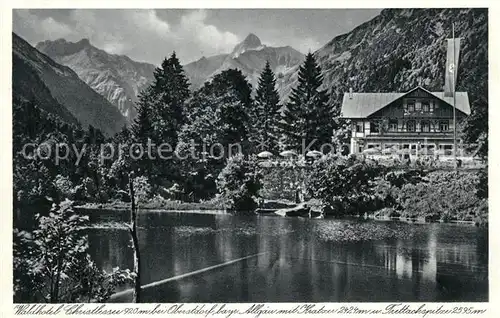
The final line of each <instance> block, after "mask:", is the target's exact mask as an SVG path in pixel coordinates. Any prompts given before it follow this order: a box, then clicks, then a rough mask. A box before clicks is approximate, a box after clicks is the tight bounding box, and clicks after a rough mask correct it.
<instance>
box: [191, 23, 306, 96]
mask: <svg viewBox="0 0 500 318" xmlns="http://www.w3.org/2000/svg"><path fill="white" fill-rule="evenodd" d="M303 60H304V55H303V54H302V53H300V52H299V51H297V50H295V49H294V48H292V47H290V46H283V47H271V46H266V45H263V44H262V42H261V41H260V39H259V38H258V37H257V36H256V35H255V34H253V33H250V34H249V35H248V36H247V37H246V38H245V39H244V40H243V41H242V42H241V43H239V44H238V45H236V46H235V47H234V49H233V51H232V52H231V53H229V54H221V55H216V56H211V57H208V58H207V57H202V58H201V59H199V60H198V61H195V62H192V63H189V64H186V65H185V66H184V70H185V71H186V75H187V76H188V78H189V80H190V82H191V85H192V88H193V89H196V88H199V87H200V86H201V85H203V83H204V82H205V81H207V80H208V79H210V78H211V77H212V76H214V75H215V74H217V73H220V72H222V71H224V70H227V69H230V68H237V69H239V70H241V71H242V73H243V74H244V75H245V76H246V77H247V79H248V81H249V82H250V83H251V84H252V86H253V87H254V88H255V87H257V84H258V78H259V76H260V72H261V71H262V70H263V69H264V66H265V65H266V61H269V64H270V66H271V69H272V70H273V71H274V73H275V74H276V75H277V77H282V76H283V75H284V74H286V73H287V72H289V71H290V70H291V69H294V67H296V66H297V65H299V64H300V63H302V61H303Z"/></svg>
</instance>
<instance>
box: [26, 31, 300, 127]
mask: <svg viewBox="0 0 500 318" xmlns="http://www.w3.org/2000/svg"><path fill="white" fill-rule="evenodd" d="M36 48H37V49H38V50H39V51H40V52H42V53H44V54H46V55H47V56H49V57H50V58H52V59H53V60H54V61H55V62H57V63H59V64H62V65H65V66H68V67H70V68H71V69H73V70H74V71H75V72H76V73H77V74H78V76H79V77H80V78H81V79H82V80H83V81H84V82H85V83H87V84H88V85H89V86H90V87H91V88H93V89H94V90H95V91H96V92H98V93H99V94H101V95H102V96H104V97H105V98H106V99H107V100H108V101H109V102H110V103H112V104H113V105H115V106H116V107H117V108H118V109H119V110H120V112H121V113H122V115H123V116H125V118H126V119H127V121H128V122H129V123H131V122H132V121H133V119H134V117H135V115H136V110H135V104H136V102H137V96H138V95H139V93H140V92H141V91H142V90H143V89H144V88H146V87H147V85H149V84H150V83H151V82H152V81H153V71H154V69H155V66H154V65H153V64H149V63H143V62H136V61H134V60H132V59H130V58H129V57H128V56H125V55H115V54H110V53H107V52H105V51H103V50H101V49H99V48H97V47H95V46H93V45H92V44H91V43H90V41H89V40H88V39H82V40H80V41H78V42H76V43H73V42H69V41H66V40H64V39H59V40H55V41H43V42H40V43H38V44H37V45H36ZM166 54H167V53H166ZM303 59H304V55H303V54H302V53H300V52H299V51H297V50H295V49H293V48H292V47H290V46H285V47H271V46H266V45H263V44H262V43H261V40H260V39H259V38H258V37H257V36H256V35H255V34H252V33H251V34H249V35H248V36H247V37H246V38H245V39H244V40H243V41H242V42H241V43H239V44H238V45H236V46H235V47H234V49H233V50H232V52H230V53H228V54H221V55H216V56H210V57H202V58H201V59H199V60H197V61H195V62H192V63H188V64H186V65H184V70H185V72H186V76H187V77H188V79H189V82H190V83H191V89H192V90H195V89H198V88H200V87H201V86H202V85H203V83H205V82H206V81H207V80H209V79H210V78H212V77H213V76H214V75H215V74H217V73H220V72H222V71H223V70H227V69H230V68H238V69H240V70H241V71H242V72H243V74H244V75H245V76H246V77H247V79H248V80H249V81H250V83H251V84H252V86H253V87H256V86H257V82H258V78H259V75H260V72H261V71H262V69H263V68H264V66H265V64H266V61H269V63H270V65H271V68H272V69H273V71H274V72H275V73H276V74H277V75H278V76H280V77H282V76H283V74H285V73H286V72H288V71H289V70H290V69H293V68H294V67H295V66H297V65H298V64H300V63H301V62H302V61H303Z"/></svg>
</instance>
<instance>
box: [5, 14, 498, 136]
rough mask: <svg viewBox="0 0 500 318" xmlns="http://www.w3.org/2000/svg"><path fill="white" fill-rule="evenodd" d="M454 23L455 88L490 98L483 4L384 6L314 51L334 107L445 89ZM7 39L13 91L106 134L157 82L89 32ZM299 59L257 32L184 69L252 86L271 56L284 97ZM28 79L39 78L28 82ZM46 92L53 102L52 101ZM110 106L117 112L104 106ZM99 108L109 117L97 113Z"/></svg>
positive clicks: (194, 81) (195, 79)
mask: <svg viewBox="0 0 500 318" xmlns="http://www.w3.org/2000/svg"><path fill="white" fill-rule="evenodd" d="M452 22H454V24H455V35H456V37H460V38H461V43H462V45H461V51H460V62H459V74H458V82H457V89H458V90H462V91H468V92H469V96H470V98H471V103H472V104H474V99H475V98H476V96H475V95H477V94H485V96H487V85H488V11H487V9H385V10H383V11H382V12H381V13H380V14H379V15H378V16H376V17H375V18H373V19H372V20H370V21H367V22H365V23H363V24H361V25H359V26H358V27H356V28H354V29H353V30H352V31H350V32H348V33H346V34H342V35H339V36H336V37H334V38H333V39H332V40H331V41H329V42H328V43H326V44H325V45H324V46H323V47H321V48H320V49H318V50H317V51H315V52H314V56H315V57H316V60H317V62H318V64H319V66H320V67H321V69H322V72H323V77H324V81H323V88H324V89H326V90H327V91H328V93H329V97H330V104H331V106H332V107H333V108H335V109H340V104H341V100H342V96H343V94H344V93H345V92H347V91H349V89H350V88H352V89H353V90H354V91H358V92H389V91H395V92H404V91H408V90H409V89H411V88H414V87H416V86H419V85H420V86H423V87H424V88H427V89H429V90H431V91H442V90H443V84H444V65H445V58H446V45H445V44H446V39H447V38H450V37H451V23H452ZM13 38H14V40H13V43H14V44H15V45H14V48H13V57H14V58H15V59H14V68H15V69H16V72H14V78H19V77H24V78H23V79H19V80H17V81H14V86H13V87H14V90H15V91H16V92H18V93H16V94H18V95H25V96H33V95H38V96H39V97H40V98H41V99H43V100H44V101H45V102H44V105H45V106H44V107H49V108H50V107H52V109H51V111H52V112H54V113H57V114H59V115H60V116H62V117H65V118H68V120H75V118H76V119H77V120H79V121H81V122H82V124H86V123H92V124H93V125H94V126H96V127H99V128H101V127H102V128H103V130H105V131H108V132H112V131H116V129H117V128H118V126H120V127H121V125H122V124H123V123H124V120H122V119H120V117H119V116H117V115H119V114H120V113H121V115H123V116H124V117H125V118H126V121H127V122H128V123H130V122H131V121H132V120H133V118H134V116H135V107H134V105H135V102H136V101H137V95H138V93H139V92H140V91H141V90H142V89H144V88H145V87H146V86H147V85H148V84H149V83H151V81H152V80H153V71H154V68H155V66H154V65H152V64H148V63H142V62H136V61H133V60H132V59H130V58H129V57H127V56H124V55H113V54H109V53H107V52H105V51H103V50H100V49H98V48H96V47H94V46H92V45H91V44H90V42H89V41H88V40H86V39H83V40H81V41H79V42H76V43H72V42H68V41H66V40H56V41H44V42H40V43H38V44H37V46H36V47H37V48H38V49H39V50H40V51H41V52H43V53H44V54H42V53H40V52H39V51H37V50H36V49H35V48H33V47H31V46H30V45H29V44H28V43H26V42H25V41H23V40H22V39H20V38H18V37H17V36H15V35H13ZM165 54H168V52H165ZM49 57H50V58H49ZM303 59H304V55H303V54H302V53H300V52H298V51H297V50H295V49H293V48H292V47H290V46H285V47H271V46H266V45H264V44H262V42H261V40H260V39H259V38H258V37H257V36H256V35H254V34H249V35H248V36H247V37H246V38H245V39H244V40H243V41H242V42H241V43H239V44H238V45H236V46H235V47H234V49H233V50H232V52H230V53H227V54H220V55H215V56H209V57H202V58H201V59H199V60H197V61H195V62H192V63H189V64H186V65H184V70H185V72H186V75H187V77H188V79H189V81H190V83H191V89H193V90H194V89H197V88H199V87H200V86H201V85H203V83H204V82H205V81H207V80H209V79H210V78H211V77H213V76H214V75H215V74H217V73H219V72H221V71H223V70H226V69H229V68H237V69H240V70H241V71H242V72H243V74H244V75H245V76H247V79H248V80H249V81H250V82H251V84H252V85H253V87H254V88H255V87H256V86H257V81H258V77H259V75H260V72H261V71H262V69H263V68H264V65H265V63H266V61H269V62H270V65H271V68H272V69H273V71H274V72H275V74H276V76H277V89H278V92H279V94H280V96H281V99H282V101H286V98H287V96H288V95H289V94H290V92H291V90H292V88H293V87H295V86H296V85H297V73H298V68H299V65H300V64H301V63H302V61H303ZM60 64H62V65H60ZM63 65H64V66H63ZM68 67H69V68H68ZM73 71H74V72H73ZM75 75H77V77H79V78H80V79H81V80H78V78H76V77H75ZM28 77H29V78H30V79H29V80H28V79H27V78H28ZM36 77H39V79H36ZM68 79H71V80H69V81H68ZM23 81H24V82H23ZM30 81H33V82H34V83H36V85H35V86H33V84H31V86H29V85H28V84H27V83H28V82H30ZM83 82H85V83H86V84H87V85H88V86H87V85H84V84H85V83H83ZM69 83H72V84H71V85H70V84H69ZM37 85H38V86H40V87H38V86H37ZM29 87H32V88H29ZM35 87H38V88H35ZM77 87H82V88H81V89H77ZM94 91H95V92H98V93H99V94H100V95H101V96H103V97H104V98H101V97H100V96H99V95H98V94H95V92H94ZM72 94H73V95H75V96H73V95H72ZM50 95H51V96H52V97H54V98H55V100H57V102H58V103H59V104H60V105H59V106H58V105H57V104H56V103H53V102H52V101H50V97H49V96H50ZM96 95H97V96H96ZM41 96H42V97H41ZM82 96H85V97H82ZM73 100H88V101H89V102H85V103H82V102H80V104H79V105H80V106H78V105H75V102H74V101H73ZM90 101H92V102H90ZM110 104H113V105H114V109H115V110H116V111H112V110H110V108H113V107H112V106H110ZM50 105H52V106H50ZM93 107H96V109H92V108H93ZM101 112H104V113H105V114H106V115H105V116H97V115H96V114H98V113H101ZM96 116H97V117H99V118H97V117H96ZM71 117H73V118H71ZM110 119H112V120H111V122H110V121H109V120H110Z"/></svg>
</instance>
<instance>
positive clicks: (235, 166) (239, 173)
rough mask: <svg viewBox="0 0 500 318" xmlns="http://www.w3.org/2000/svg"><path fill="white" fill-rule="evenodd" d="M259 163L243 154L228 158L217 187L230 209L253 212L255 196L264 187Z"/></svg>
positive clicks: (255, 205) (255, 206)
mask: <svg viewBox="0 0 500 318" xmlns="http://www.w3.org/2000/svg"><path fill="white" fill-rule="evenodd" d="M260 179H261V178H260V175H259V171H258V169H257V164H256V162H255V161H253V160H245V158H244V157H243V155H236V156H233V157H231V158H229V159H228V161H227V165H226V166H225V167H224V169H222V171H221V173H220V174H219V177H218V178H217V188H218V190H219V193H220V194H221V196H222V198H223V200H224V202H225V206H226V208H227V209H228V210H229V211H238V212H253V211H254V210H255V209H256V208H257V203H256V202H255V198H256V196H257V195H258V192H259V190H260V188H261V187H262V184H261V181H260Z"/></svg>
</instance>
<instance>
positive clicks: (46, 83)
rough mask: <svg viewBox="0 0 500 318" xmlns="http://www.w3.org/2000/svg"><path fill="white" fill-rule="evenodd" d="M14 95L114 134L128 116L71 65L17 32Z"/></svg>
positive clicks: (13, 61)
mask: <svg viewBox="0 0 500 318" xmlns="http://www.w3.org/2000/svg"><path fill="white" fill-rule="evenodd" d="M12 94H13V99H20V100H26V101H35V102H36V103H37V104H38V106H39V107H41V108H42V109H44V110H45V111H47V112H48V113H51V114H54V115H56V116H59V117H60V118H61V119H63V120H64V121H66V122H69V123H77V122H78V123H80V124H81V125H82V126H83V128H85V129H86V128H87V127H88V126H89V125H92V126H93V127H95V128H98V129H100V130H101V131H102V132H103V133H105V134H107V135H109V136H111V135H113V134H115V133H116V132H118V131H119V130H120V129H121V128H122V127H123V126H124V125H125V118H124V117H123V116H122V115H121V114H120V112H119V111H118V109H117V108H116V107H115V106H113V105H111V103H109V102H108V101H107V100H106V99H105V98H104V97H103V96H101V95H100V94H98V93H97V92H95V91H94V90H93V89H92V88H90V87H89V86H88V85H87V84H86V83H85V82H84V81H82V80H81V79H80V78H79V77H78V75H77V74H76V73H75V72H74V71H73V70H72V69H71V68H69V67H67V66H63V65H60V64H58V63H56V62H55V61H53V60H52V59H51V58H50V57H48V56H47V55H45V54H43V53H41V52H40V51H38V50H37V49H35V48H34V47H32V46H31V45H30V44H29V43H28V42H26V41H25V40H23V39H22V38H21V37H19V36H17V35H16V34H14V33H13V34H12Z"/></svg>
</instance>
